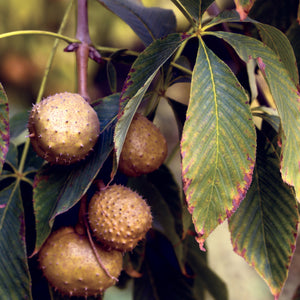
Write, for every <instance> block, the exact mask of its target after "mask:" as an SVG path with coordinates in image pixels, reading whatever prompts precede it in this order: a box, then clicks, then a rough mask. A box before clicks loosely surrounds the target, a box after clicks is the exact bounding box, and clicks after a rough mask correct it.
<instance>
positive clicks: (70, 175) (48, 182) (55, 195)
mask: <svg viewBox="0 0 300 300" xmlns="http://www.w3.org/2000/svg"><path fill="white" fill-rule="evenodd" d="M118 103H119V95H118V94H116V95H111V96H109V97H107V98H104V99H102V100H99V101H97V103H96V104H97V105H96V106H95V110H96V111H97V113H98V116H99V120H100V127H101V134H100V137H99V140H98V142H97V144H96V146H95V147H94V151H93V152H92V153H91V155H90V156H89V157H88V158H87V159H86V160H84V161H83V162H80V163H77V164H73V165H70V166H65V167H62V166H50V165H46V166H44V167H43V168H42V169H41V170H40V171H39V172H38V174H37V175H36V177H35V181H34V190H33V199H34V210H35V215H36V216H35V217H36V229H37V240H36V249H35V250H36V251H38V249H39V248H40V247H41V245H42V244H43V242H44V241H45V239H46V238H47V237H48V235H49V233H50V231H51V228H52V225H53V221H54V219H55V217H56V216H58V215H60V214H62V213H64V212H66V211H68V210H69V209H70V208H72V207H73V206H74V205H75V204H76V203H77V202H78V201H79V200H80V199H81V197H82V196H83V195H84V194H85V193H86V191H87V189H88V188H89V187H90V185H91V183H92V181H93V180H94V178H95V177H96V175H97V174H98V172H99V170H100V169H101V167H102V165H103V163H104V162H105V160H106V159H107V157H108V155H109V153H110V152H111V150H112V149H113V131H114V125H115V122H116V116H117V113H118V109H119V106H118Z"/></svg>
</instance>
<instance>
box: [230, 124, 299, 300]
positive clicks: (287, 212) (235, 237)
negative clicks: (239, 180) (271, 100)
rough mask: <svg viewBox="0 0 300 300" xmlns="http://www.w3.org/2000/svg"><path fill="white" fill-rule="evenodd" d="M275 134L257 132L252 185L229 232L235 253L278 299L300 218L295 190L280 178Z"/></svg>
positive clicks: (231, 222) (293, 247)
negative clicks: (257, 274) (251, 268)
mask: <svg viewBox="0 0 300 300" xmlns="http://www.w3.org/2000/svg"><path fill="white" fill-rule="evenodd" d="M266 128H268V129H267V130H266ZM274 132H275V131H274V130H273V129H271V127H270V126H268V127H267V126H264V127H263V131H258V134H257V159H256V166H255V169H254V174H253V180H252V184H251V186H250V188H249V190H248V193H247V195H246V198H245V199H244V200H243V202H242V203H241V205H240V207H239V208H238V210H237V211H236V212H235V214H234V215H233V216H232V217H231V218H230V220H229V229H230V232H231V238H232V244H233V247H234V251H235V252H236V253H238V254H239V255H241V256H242V257H243V258H244V259H245V260H246V261H247V262H248V263H249V264H250V265H251V266H253V267H254V268H255V270H256V271H257V272H258V273H259V274H260V275H261V276H262V278H264V280H265V281H266V282H267V284H268V286H269V287H270V289H271V292H272V293H273V295H275V297H276V299H277V298H278V296H279V293H280V291H281V288H282V286H283V284H284V282H285V280H286V278H287V273H288V268H289V265H290V261H291V257H292V255H293V252H294V249H295V244H296V236H297V223H298V218H299V215H298V210H297V202H296V200H295V196H294V193H293V190H292V188H291V187H289V186H288V185H287V184H285V183H284V182H283V181H282V178H281V174H280V169H279V167H280V149H279V147H278V145H277V141H278V136H277V135H276V134H274Z"/></svg>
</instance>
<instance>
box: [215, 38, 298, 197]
mask: <svg viewBox="0 0 300 300" xmlns="http://www.w3.org/2000/svg"><path fill="white" fill-rule="evenodd" d="M210 34H213V35H215V36H217V37H219V38H222V39H224V40H225V41H226V42H228V43H229V44H230V45H231V46H232V47H233V48H234V49H235V51H236V52H237V53H238V55H239V56H240V57H241V59H243V60H244V61H245V62H247V61H248V60H249V58H253V59H256V61H257V63H258V66H259V68H260V69H261V71H262V72H263V74H264V75H265V77H266V79H267V82H268V85H269V87H270V91H271V93H272V96H273V98H274V100H275V103H276V106H277V109H278V114H279V116H280V119H281V124H282V128H283V133H284V134H283V135H282V137H281V138H282V154H281V156H282V157H281V174H282V178H283V180H284V181H285V182H286V183H288V184H289V185H292V186H294V187H295V190H296V195H297V198H298V200H299V199H300V196H299V195H300V172H299V164H300V151H298V150H299V149H300V113H299V111H300V95H299V92H298V91H297V88H296V86H295V84H294V83H293V81H292V80H291V77H290V75H289V73H288V71H287V70H286V68H285V66H284V65H283V64H282V62H281V61H280V59H279V58H278V56H276V54H275V53H274V52H273V51H272V50H271V49H270V48H268V47H267V46H266V45H264V44H263V43H262V42H260V41H258V40H256V39H254V38H251V37H247V36H244V35H240V34H236V33H229V32H210Z"/></svg>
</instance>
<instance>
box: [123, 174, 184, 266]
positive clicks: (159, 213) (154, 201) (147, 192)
mask: <svg viewBox="0 0 300 300" xmlns="http://www.w3.org/2000/svg"><path fill="white" fill-rule="evenodd" d="M128 186H129V187H131V188H132V189H133V190H135V191H137V192H138V193H139V194H140V195H142V196H143V197H144V198H145V199H146V201H147V203H148V204H149V205H150V207H151V213H152V216H153V224H152V226H153V229H155V230H157V231H159V232H160V233H162V234H163V235H164V236H165V237H166V238H167V239H168V240H169V241H170V242H171V244H172V245H173V246H174V251H175V253H176V257H177V260H178V263H179V265H180V267H181V269H182V270H183V269H184V265H183V264H182V263H183V248H182V244H181V236H180V235H178V233H177V232H176V222H175V218H174V216H173V215H172V213H171V210H170V208H169V206H168V204H167V203H166V200H165V199H164V198H163V197H164V196H166V194H165V193H164V191H163V190H162V189H161V186H155V185H154V184H152V183H151V182H150V181H148V180H147V178H146V177H139V178H130V179H129V181H128ZM168 189H170V187H168V186H165V188H164V190H165V192H166V191H167V190H168ZM168 200H170V198H169V199H168ZM174 201H176V199H174ZM181 225H182V222H181Z"/></svg>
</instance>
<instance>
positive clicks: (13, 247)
mask: <svg viewBox="0 0 300 300" xmlns="http://www.w3.org/2000/svg"><path fill="white" fill-rule="evenodd" d="M24 223H25V220H24V208H23V203H22V197H21V191H20V181H19V180H16V181H14V182H13V183H12V184H10V185H9V186H7V187H6V188H4V189H2V190H1V191H0V281H1V284H0V295H1V297H2V298H3V299H13V300H14V299H16V300H18V299H32V297H31V279H30V274H29V267H28V263H27V252H26V246H25V224H24Z"/></svg>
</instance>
